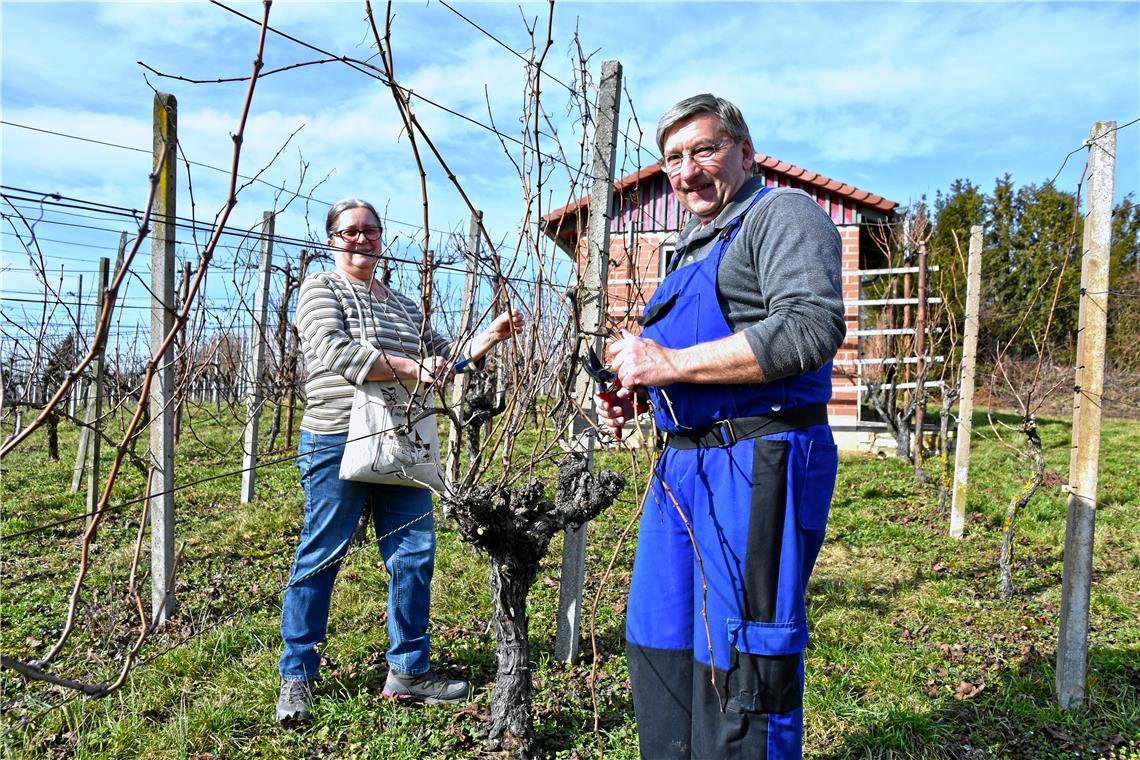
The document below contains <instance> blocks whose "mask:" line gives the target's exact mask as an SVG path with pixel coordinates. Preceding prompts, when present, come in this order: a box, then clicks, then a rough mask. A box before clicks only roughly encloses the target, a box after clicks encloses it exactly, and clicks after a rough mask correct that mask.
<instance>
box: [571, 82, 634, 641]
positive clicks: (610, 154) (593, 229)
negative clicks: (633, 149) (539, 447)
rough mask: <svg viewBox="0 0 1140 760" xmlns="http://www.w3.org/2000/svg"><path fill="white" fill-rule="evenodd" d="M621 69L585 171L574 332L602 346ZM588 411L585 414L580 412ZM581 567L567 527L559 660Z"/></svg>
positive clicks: (578, 543)
mask: <svg viewBox="0 0 1140 760" xmlns="http://www.w3.org/2000/svg"><path fill="white" fill-rule="evenodd" d="M621 77H622V68H621V64H620V63H619V62H618V61H605V62H603V63H602V77H601V84H600V86H599V88H598V106H597V109H596V110H595V113H596V114H597V129H596V131H595V132H594V151H593V160H592V162H591V169H590V176H592V177H593V185H592V187H591V188H590V205H589V214H590V218H589V229H588V231H587V243H586V247H587V251H586V260H585V263H584V265H583V268H582V272H581V273H580V275H579V279H578V283H579V285H578V315H579V323H578V330H579V334H580V335H582V336H583V337H584V338H585V339H586V340H588V341H589V342H590V344H592V345H593V347H594V350H596V351H598V352H599V354H600V353H601V350H602V330H603V328H604V326H605V322H606V288H607V284H608V281H609V264H610V217H611V215H612V211H611V208H612V205H613V184H614V152H615V147H616V144H617V127H618V106H619V101H618V94H619V93H620V92H621ZM575 397H576V398H577V399H578V400H579V402H580V403H581V404H582V411H583V414H580V415H578V416H577V417H575V419H574V422H573V425H572V426H571V442H570V443H571V447H572V448H573V449H575V450H577V451H580V452H582V453H584V454H585V456H586V465H587V467H589V466H591V464H592V460H593V456H594V442H595V441H594V439H595V429H596V424H595V420H596V417H597V415H596V412H594V393H593V384H592V382H591V380H590V377H589V376H588V375H587V374H586V373H585V372H584V371H582V370H581V369H579V371H578V377H577V380H576V382H575ZM587 410H589V417H586V416H585V414H586V412H587ZM585 566H586V526H585V525H583V526H582V527H581V528H578V529H577V530H571V529H567V531H566V535H565V541H564V544H563V550H562V583H561V585H560V588H559V597H558V632H557V636H556V638H555V642H554V656H555V657H556V658H558V659H559V660H562V661H563V662H574V661H575V660H576V659H577V658H578V629H579V625H580V623H581V616H582V588H583V584H584V580H585Z"/></svg>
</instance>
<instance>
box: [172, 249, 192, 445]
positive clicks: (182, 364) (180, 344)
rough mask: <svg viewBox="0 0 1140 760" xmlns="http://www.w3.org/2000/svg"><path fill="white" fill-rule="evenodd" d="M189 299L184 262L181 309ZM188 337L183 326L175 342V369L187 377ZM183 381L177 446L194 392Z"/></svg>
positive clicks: (187, 268)
mask: <svg viewBox="0 0 1140 760" xmlns="http://www.w3.org/2000/svg"><path fill="white" fill-rule="evenodd" d="M189 299H190V262H189V261H183V262H182V282H181V283H179V285H178V306H179V307H181V306H182V305H183V304H185V303H186V301H188V300H189ZM187 337H188V336H187V333H186V325H182V329H181V330H180V331H179V334H178V340H177V341H176V342H175V346H176V348H175V352H176V353H177V355H178V357H179V359H178V366H177V367H176V368H175V369H176V370H181V374H182V375H185V374H186V373H187V372H188V371H189V369H190V356H189V350H190V347H189V346H188V345H187ZM182 381H183V382H182V383H181V384H180V387H181V388H182V392H181V393H180V394H179V395H178V399H177V401H176V402H175V409H174V442H175V443H176V444H177V443H178V440H179V438H181V437H182V407H183V406H185V404H186V403H187V402H188V401H191V400H192V390H193V388H192V386H191V385H190V384H189V383H188V382H186V378H185V377H183V378H182Z"/></svg>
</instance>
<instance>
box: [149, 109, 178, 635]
mask: <svg viewBox="0 0 1140 760" xmlns="http://www.w3.org/2000/svg"><path fill="white" fill-rule="evenodd" d="M177 140H178V102H177V100H175V98H174V96H173V95H169V94H167V93H162V92H157V93H155V95H154V169H155V171H156V172H158V191H157V192H156V193H155V200H154V233H153V236H152V240H153V244H152V249H151V264H150V272H151V275H150V284H151V293H152V295H151V313H150V345H151V350H152V351H156V350H157V349H158V347H159V346H160V345H161V344H162V343H163V342H164V341H165V340H166V336H167V335H168V334H169V333H170V331H171V330H172V329H173V327H174V242H175V231H176V228H177V210H178V205H177V202H176V201H177V193H176V191H177V183H176V178H177V175H176V174H175V168H176V167H177V165H178V163H177V160H176V155H177V154H176V152H175V145H176V143H177ZM152 356H154V359H155V360H156V361H157V362H158V367H157V372H156V374H155V381H154V382H153V383H152V385H151V389H150V399H149V403H150V506H149V510H150V539H151V566H150V567H151V594H150V602H151V615H152V617H153V618H154V621H155V623H156V624H158V625H161V624H162V623H164V622H166V620H167V619H168V618H169V617H170V616H171V615H172V614H174V605H175V599H174V585H173V582H174V578H173V577H172V576H173V573H174V492H173V488H174V344H173V342H171V343H170V344H169V345H167V348H166V350H165V351H163V352H162V355H161V356H158V355H153V354H152Z"/></svg>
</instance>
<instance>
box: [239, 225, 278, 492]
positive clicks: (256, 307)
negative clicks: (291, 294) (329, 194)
mask: <svg viewBox="0 0 1140 760" xmlns="http://www.w3.org/2000/svg"><path fill="white" fill-rule="evenodd" d="M273 229H274V216H273V212H272V211H266V212H265V213H264V215H263V216H262V225H261V234H262V237H261V263H260V264H259V274H258V283H257V295H256V296H255V298H254V303H253V329H252V330H251V331H250V334H249V344H250V346H249V348H250V350H249V386H248V388H249V390H248V393H247V394H246V417H245V445H244V446H243V449H244V452H245V453H244V456H243V457H242V473H241V503H242V504H249V503H250V502H251V501H253V485H254V480H255V477H254V476H255V475H256V474H257V433H258V424H259V423H260V421H261V401H262V396H263V394H262V392H261V385H262V380H263V376H264V375H265V368H264V364H265V316H266V312H267V310H268V308H269V276H270V274H271V273H270V269H271V267H272V264H273Z"/></svg>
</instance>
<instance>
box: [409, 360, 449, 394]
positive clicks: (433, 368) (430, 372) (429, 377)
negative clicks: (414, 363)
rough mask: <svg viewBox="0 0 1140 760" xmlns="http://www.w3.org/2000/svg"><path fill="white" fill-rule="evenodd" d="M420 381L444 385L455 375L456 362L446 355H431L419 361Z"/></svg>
mask: <svg viewBox="0 0 1140 760" xmlns="http://www.w3.org/2000/svg"><path fill="white" fill-rule="evenodd" d="M419 366H420V372H419V377H418V379H419V381H420V382H423V383H427V384H428V385H434V386H439V387H443V386H444V385H447V384H448V383H450V382H451V379H452V378H453V377H455V364H454V363H453V362H452V361H451V360H450V359H448V358H447V357H444V356H429V357H427V358H425V359H424V360H423V361H421V362H420V363H419Z"/></svg>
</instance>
